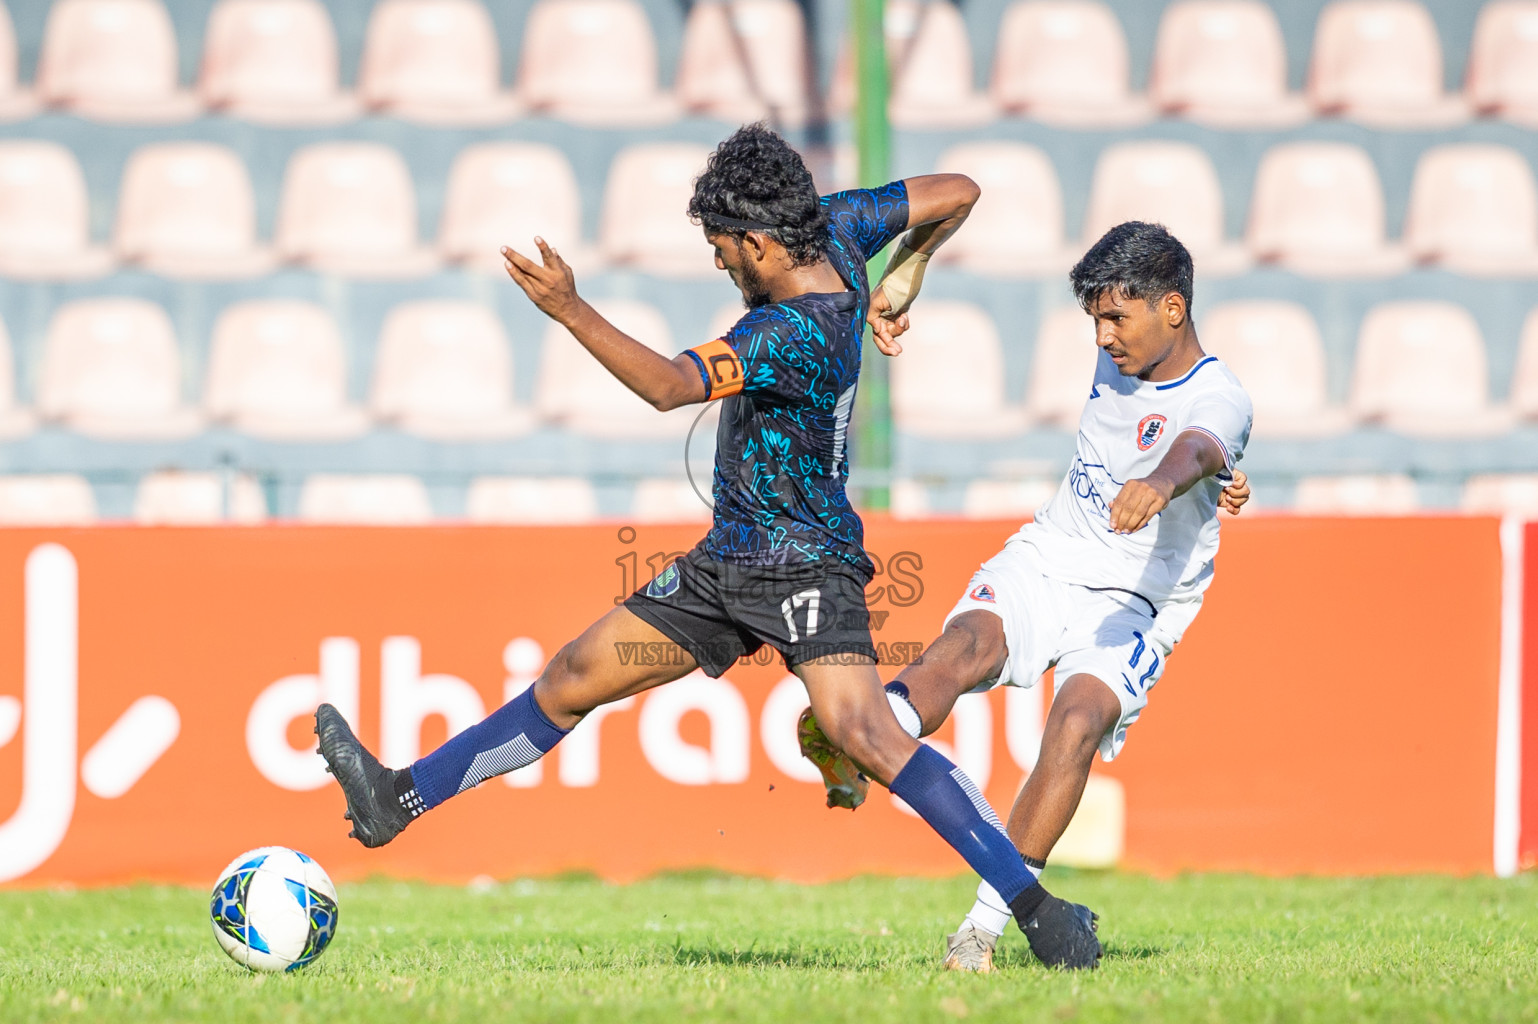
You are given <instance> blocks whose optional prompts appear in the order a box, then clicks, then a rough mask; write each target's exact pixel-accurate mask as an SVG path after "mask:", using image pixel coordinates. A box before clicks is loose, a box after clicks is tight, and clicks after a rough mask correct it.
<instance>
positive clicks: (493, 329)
mask: <svg viewBox="0 0 1538 1024" xmlns="http://www.w3.org/2000/svg"><path fill="white" fill-rule="evenodd" d="M369 405H370V408H371V409H372V411H373V413H374V416H375V418H376V419H378V420H380V421H381V422H386V423H391V424H394V425H396V426H398V427H400V428H401V429H402V430H405V431H407V432H409V433H412V434H420V435H422V436H423V437H433V438H438V439H441V440H470V439H481V438H495V437H512V436H514V435H517V434H523V433H527V432H528V431H529V430H531V429H533V426H534V417H533V416H532V415H531V414H530V413H529V412H528V411H527V410H525V409H517V408H514V406H513V356H512V351H511V349H510V348H509V346H508V343H507V335H506V334H505V333H504V332H503V330H502V322H501V321H500V320H498V319H497V317H496V314H495V313H493V312H492V311H491V310H489V309H487V308H486V307H485V306H482V305H480V304H478V303H475V302H461V301H455V300H451V299H433V300H428V301H424V302H408V303H403V304H402V305H399V306H396V307H395V308H394V309H392V310H391V311H390V315H389V316H388V317H386V318H385V322H384V327H383V329H382V330H381V331H380V335H379V350H378V356H377V358H376V362H375V366H374V388H373V394H372V397H371V398H370V400H369Z"/></svg>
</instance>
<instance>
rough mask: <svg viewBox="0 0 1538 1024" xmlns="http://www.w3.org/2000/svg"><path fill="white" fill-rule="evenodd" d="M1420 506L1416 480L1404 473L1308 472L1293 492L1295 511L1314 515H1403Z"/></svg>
mask: <svg viewBox="0 0 1538 1024" xmlns="http://www.w3.org/2000/svg"><path fill="white" fill-rule="evenodd" d="M1419 508H1420V497H1419V496H1418V495H1417V494H1416V492H1415V481H1414V480H1412V479H1410V478H1409V477H1408V476H1405V475H1404V474H1402V473H1388V474H1384V475H1381V476H1370V475H1367V476H1306V477H1304V478H1303V479H1301V480H1299V481H1298V486H1297V490H1295V491H1294V492H1293V496H1292V509H1293V511H1294V512H1299V513H1302V514H1304V515H1314V516H1403V515H1409V514H1410V513H1412V512H1415V511H1416V510H1417V509H1419Z"/></svg>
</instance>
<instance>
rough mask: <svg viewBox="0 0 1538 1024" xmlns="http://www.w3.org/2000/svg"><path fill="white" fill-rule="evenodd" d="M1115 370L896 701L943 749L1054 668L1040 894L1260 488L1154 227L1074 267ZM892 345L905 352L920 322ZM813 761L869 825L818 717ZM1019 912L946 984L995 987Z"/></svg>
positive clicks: (965, 931)
mask: <svg viewBox="0 0 1538 1024" xmlns="http://www.w3.org/2000/svg"><path fill="white" fill-rule="evenodd" d="M1070 279H1071V281H1072V284H1073V290H1074V295H1075V296H1076V297H1077V298H1078V300H1079V303H1080V305H1082V306H1083V307H1084V310H1085V312H1087V313H1088V314H1089V315H1090V316H1091V317H1092V318H1093V319H1094V321H1095V344H1096V345H1098V346H1099V348H1100V355H1099V359H1098V362H1097V364H1096V369H1095V378H1094V381H1093V383H1092V385H1091V387H1090V389H1089V395H1088V400H1087V401H1086V402H1085V405H1084V413H1083V415H1082V416H1081V417H1080V420H1079V435H1078V446H1077V451H1076V452H1075V455H1074V460H1073V464H1072V466H1071V467H1070V468H1069V470H1068V473H1067V475H1066V476H1065V477H1064V479H1063V482H1062V485H1061V486H1060V487H1059V488H1058V490H1057V493H1056V494H1055V495H1053V497H1052V499H1051V500H1050V501H1048V502H1047V503H1046V504H1045V505H1044V506H1042V507H1041V509H1039V510H1038V511H1037V513H1036V517H1035V521H1034V522H1031V523H1028V524H1026V525H1025V526H1022V527H1021V528H1020V530H1019V531H1018V532H1017V533H1016V534H1015V535H1014V536H1012V537H1011V538H1010V539H1009V540H1008V542H1006V543H1005V545H1004V550H1003V551H1001V552H999V553H998V554H997V555H995V556H994V557H993V558H991V559H989V560H988V561H987V562H985V563H984V564H983V566H982V568H980V569H979V570H978V571H977V573H976V574H975V575H974V576H973V577H972V579H971V581H970V582H969V583H968V584H967V589H966V593H965V594H963V595H962V597H961V599H960V600H959V601H957V602H956V606H955V607H954V608H953V609H952V610H951V612H950V614H949V615H948V616H946V619H945V626H944V631H943V632H942V634H941V635H940V637H939V638H938V639H937V640H935V641H934V643H932V644H930V646H929V648H928V649H927V650H925V652H924V656H923V658H922V659H920V661H919V662H917V663H915V664H913V665H910V666H908V668H906V669H905V670H904V671H903V672H902V673H901V674H900V675H899V676H898V677H897V680H896V681H895V682H892V683H890V684H888V685H887V698H888V700H889V701H890V702H891V705H892V709H893V711H895V712H896V714H897V717H898V720H899V721H900V722H901V723H902V725H903V727H904V728H905V729H907V730H908V732H909V733H910V734H911V735H914V736H921V735H927V734H929V733H931V732H933V731H934V730H935V729H937V728H939V726H940V724H941V723H942V722H943V721H945V718H946V716H947V715H949V714H950V710H951V707H952V705H953V704H954V703H955V702H956V698H957V697H959V696H961V695H962V694H964V693H970V692H975V691H980V690H987V689H990V688H992V687H994V686H999V685H1012V686H1024V687H1029V686H1034V685H1035V684H1036V681H1037V680H1038V679H1039V678H1040V677H1041V676H1042V674H1043V673H1044V672H1046V670H1047V669H1049V668H1052V667H1053V666H1056V675H1055V677H1054V678H1055V682H1056V693H1055V695H1054V698H1053V702H1052V709H1051V711H1050V712H1049V713H1048V716H1047V721H1046V726H1045V729H1044V731H1043V736H1042V743H1041V754H1040V757H1039V759H1038V761H1037V763H1036V767H1035V769H1034V770H1033V771H1032V772H1031V774H1030V776H1029V778H1028V779H1027V780H1026V784H1025V787H1024V789H1023V790H1022V791H1021V793H1020V796H1019V797H1018V799H1017V800H1016V801H1015V806H1014V808H1013V810H1012V811H1011V812H1010V816H1009V822H1008V826H1007V827H1008V831H1009V836H1010V838H1011V839H1012V840H1013V841H1014V843H1015V846H1016V847H1017V848H1018V849H1019V850H1020V852H1021V855H1022V856H1023V857H1024V858H1025V862H1026V865H1027V866H1028V867H1029V868H1030V870H1031V872H1032V873H1033V874H1034V875H1036V876H1037V877H1039V876H1040V873H1041V870H1042V868H1043V867H1045V864H1046V859H1047V856H1048V854H1049V853H1050V852H1051V850H1052V847H1053V846H1054V845H1055V844H1056V843H1057V841H1058V839H1059V838H1060V837H1061V836H1062V834H1063V830H1064V829H1065V828H1067V826H1068V822H1069V820H1070V819H1071V818H1072V817H1073V813H1074V811H1075V809H1076V808H1077V807H1078V804H1079V799H1080V797H1081V796H1082V795H1083V793H1084V783H1085V780H1086V779H1087V778H1088V776H1089V769H1090V764H1091V762H1092V761H1093V759H1094V754H1095V751H1096V750H1097V749H1098V750H1099V751H1100V756H1101V758H1103V759H1104V760H1106V761H1109V760H1111V759H1112V758H1114V757H1115V756H1116V755H1117V753H1118V752H1120V750H1121V747H1122V744H1123V743H1124V742H1125V741H1126V737H1127V729H1128V727H1129V726H1131V725H1132V723H1133V722H1135V721H1137V718H1138V715H1139V714H1141V713H1142V710H1143V708H1144V706H1146V705H1147V703H1148V692H1149V691H1150V690H1152V689H1153V687H1154V684H1155V683H1157V682H1158V681H1159V677H1160V675H1161V674H1162V673H1163V672H1164V668H1165V665H1166V663H1167V661H1168V658H1169V655H1170V652H1171V651H1172V650H1173V649H1174V647H1175V644H1176V643H1177V642H1178V641H1179V640H1180V637H1181V634H1183V633H1184V632H1185V630H1186V628H1187V627H1188V626H1190V624H1191V622H1192V620H1193V619H1194V618H1195V617H1196V613H1197V611H1198V610H1200V608H1201V604H1202V595H1203V593H1204V592H1205V591H1206V589H1207V587H1208V585H1209V584H1210V583H1211V582H1212V574H1213V559H1214V556H1216V554H1217V551H1218V521H1217V511H1218V509H1219V508H1220V507H1224V508H1227V509H1228V510H1229V511H1230V512H1233V513H1237V512H1238V511H1239V508H1240V506H1242V505H1243V504H1244V502H1245V501H1247V500H1248V498H1249V488H1248V485H1247V483H1246V481H1245V480H1244V476H1243V474H1242V473H1238V472H1237V471H1236V469H1235V464H1236V463H1237V462H1238V461H1239V459H1240V458H1241V457H1242V456H1243V454H1244V447H1245V444H1246V443H1247V442H1248V440H1249V436H1250V419H1251V408H1250V399H1249V396H1248V395H1247V394H1245V391H1244V388H1243V387H1242V386H1241V385H1240V384H1239V381H1238V379H1237V378H1235V377H1234V375H1233V374H1232V373H1231V372H1230V371H1229V369H1228V367H1226V366H1224V365H1223V363H1222V362H1221V361H1219V360H1218V359H1217V358H1216V357H1215V356H1210V355H1207V354H1206V353H1205V352H1203V351H1202V347H1201V344H1200V343H1199V342H1198V341H1197V337H1196V329H1195V326H1194V324H1193V323H1192V320H1191V291H1192V266H1191V256H1190V254H1189V253H1188V252H1187V251H1186V248H1185V246H1183V245H1182V244H1181V243H1180V242H1179V241H1178V240H1177V239H1176V238H1175V237H1174V236H1173V235H1171V234H1170V233H1169V232H1168V231H1166V230H1165V229H1164V228H1163V227H1161V226H1159V225H1157V224H1145V223H1142V222H1137V221H1133V222H1129V223H1126V224H1121V225H1118V226H1117V227H1114V228H1112V229H1111V230H1110V231H1108V232H1107V233H1106V235H1105V237H1103V238H1101V239H1100V241H1098V242H1096V243H1095V245H1094V246H1093V247H1092V248H1091V249H1090V250H1089V252H1088V253H1086V254H1085V256H1084V258H1083V259H1082V260H1080V261H1079V263H1078V264H1077V265H1076V266H1075V267H1074V268H1073V270H1072V272H1071V274H1070ZM892 326H893V329H892V330H891V331H889V332H885V333H886V336H885V337H883V338H880V339H878V342H879V343H880V344H881V345H882V348H883V351H886V352H887V353H888V354H895V353H896V352H900V351H901V347H900V346H899V345H897V344H896V343H895V338H896V336H897V335H899V334H901V333H902V331H903V330H904V329H905V328H906V321H902V322H897V323H894V324H893V325H892ZM800 738H801V742H802V750H803V751H804V752H805V753H806V755H807V756H808V757H809V758H811V759H812V760H813V761H814V762H815V763H817V765H818V767H819V768H821V769H822V770H823V775H824V777H825V779H826V780H827V784H828V805H829V806H830V807H832V806H845V807H855V806H858V804H859V803H860V802H861V801H862V800H863V798H864V792H865V788H866V785H867V784H866V783H865V781H864V779H863V778H862V777H861V775H860V773H859V771H858V769H857V768H856V766H855V765H854V764H853V762H851V761H850V760H849V759H848V758H847V757H845V756H844V755H843V754H841V753H839V752H838V751H837V750H836V749H834V748H833V747H832V746H831V745H830V744H829V743H828V742H827V740H826V738H825V737H824V736H823V735H822V733H821V730H820V729H819V728H818V726H817V723H816V721H815V719H813V718H812V717H811V716H810V712H808V713H807V715H806V716H804V717H803V719H802V723H801V728H800ZM1009 920H1010V916H1009V909H1008V906H1007V905H1006V904H1005V902H1004V901H1003V900H1001V899H1000V898H999V896H998V895H997V894H996V893H994V892H993V891H992V890H991V889H990V887H989V886H988V885H987V883H984V884H983V885H982V886H981V887H980V888H979V889H978V896H977V903H976V904H975V905H974V907H973V908H972V911H971V913H969V914H968V915H967V917H966V920H965V921H964V922H963V923H962V925H961V927H960V928H959V929H958V930H957V932H956V934H954V935H951V936H949V937H948V939H947V949H946V957H945V966H946V967H949V968H953V969H956V970H968V971H979V972H987V971H991V970H993V951H994V946H995V945H996V943H997V942H998V939H999V936H1000V935H1002V934H1003V932H1004V926H1005V924H1006V923H1007V922H1008V921H1009Z"/></svg>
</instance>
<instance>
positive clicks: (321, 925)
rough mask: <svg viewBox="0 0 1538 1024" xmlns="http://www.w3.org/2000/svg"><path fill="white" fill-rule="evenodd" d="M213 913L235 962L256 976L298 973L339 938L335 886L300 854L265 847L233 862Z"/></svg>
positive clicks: (222, 880) (224, 947) (222, 875)
mask: <svg viewBox="0 0 1538 1024" xmlns="http://www.w3.org/2000/svg"><path fill="white" fill-rule="evenodd" d="M208 913H209V917H210V918H212V920H213V925H214V938H215V939H217V940H219V948H220V949H222V950H224V951H225V952H226V953H228V954H229V955H230V959H231V960H234V961H235V962H236V963H237V964H240V966H242V967H247V968H250V969H251V970H253V971H294V970H298V969H299V968H301V967H303V966H305V965H306V964H308V963H312V962H313V961H314V960H315V958H316V957H318V956H320V955H321V953H323V952H324V951H325V949H326V946H327V945H328V944H329V943H330V942H331V938H332V936H334V935H335V934H336V915H337V907H336V886H334V885H332V884H331V879H330V877H328V876H327V875H326V872H325V871H324V870H322V868H321V866H320V865H319V864H317V863H315V862H314V861H313V860H311V859H310V858H308V857H306V856H305V855H304V854H302V853H300V852H299V851H298V850H290V849H289V848H288V847H286V846H264V847H262V848H261V849H258V850H249V851H247V852H246V853H243V854H241V855H240V856H239V857H236V858H235V859H234V860H232V861H230V866H229V867H227V868H225V869H224V871H222V872H221V873H220V875H219V881H218V883H217V884H216V885H215V886H214V895H213V898H212V899H211V900H210V901H209V905H208Z"/></svg>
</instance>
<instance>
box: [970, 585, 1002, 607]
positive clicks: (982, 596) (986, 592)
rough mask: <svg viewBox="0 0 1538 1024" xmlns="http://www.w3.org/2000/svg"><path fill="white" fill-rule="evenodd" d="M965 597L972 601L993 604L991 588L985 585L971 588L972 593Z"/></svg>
mask: <svg viewBox="0 0 1538 1024" xmlns="http://www.w3.org/2000/svg"><path fill="white" fill-rule="evenodd" d="M967 596H968V597H970V598H971V599H972V600H974V601H987V602H988V603H989V604H994V603H995V602H994V598H993V588H992V587H990V586H989V585H988V584H986V583H979V584H978V585H977V586H975V587H973V588H972V593H971V594H969V595H967Z"/></svg>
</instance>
